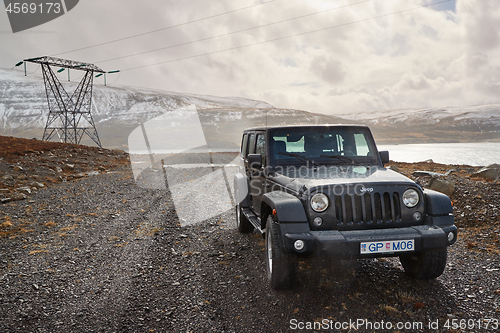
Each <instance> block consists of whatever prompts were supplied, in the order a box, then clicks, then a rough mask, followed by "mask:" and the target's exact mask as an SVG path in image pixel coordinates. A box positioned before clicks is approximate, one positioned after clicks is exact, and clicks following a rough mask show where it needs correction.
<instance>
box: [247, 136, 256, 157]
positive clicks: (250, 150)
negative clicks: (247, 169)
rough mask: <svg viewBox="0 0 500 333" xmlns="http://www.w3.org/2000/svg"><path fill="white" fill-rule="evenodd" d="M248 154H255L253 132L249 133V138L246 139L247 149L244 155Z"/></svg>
mask: <svg viewBox="0 0 500 333" xmlns="http://www.w3.org/2000/svg"><path fill="white" fill-rule="evenodd" d="M248 154H255V134H253V133H252V134H250V138H249V140H248V149H247V153H246V154H245V157H247V156H248Z"/></svg>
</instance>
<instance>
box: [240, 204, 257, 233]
mask: <svg viewBox="0 0 500 333" xmlns="http://www.w3.org/2000/svg"><path fill="white" fill-rule="evenodd" d="M236 227H237V228H238V231H239V232H241V233H244V234H246V233H249V232H252V231H253V229H254V227H253V225H252V223H250V221H248V219H247V218H246V216H245V215H243V213H242V212H241V206H240V204H237V205H236Z"/></svg>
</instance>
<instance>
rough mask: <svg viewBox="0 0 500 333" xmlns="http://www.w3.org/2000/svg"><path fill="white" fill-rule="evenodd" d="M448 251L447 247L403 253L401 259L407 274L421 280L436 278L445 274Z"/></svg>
mask: <svg viewBox="0 0 500 333" xmlns="http://www.w3.org/2000/svg"><path fill="white" fill-rule="evenodd" d="M447 257H448V251H447V249H446V248H444V249H438V250H431V251H426V252H422V253H418V254H415V255H407V254H405V255H401V256H400V257H399V260H400V261H401V265H403V268H404V269H405V272H406V274H408V275H409V276H411V277H413V278H415V279H419V280H430V279H435V278H437V277H438V276H440V275H441V274H443V272H444V269H445V267H446V259H447Z"/></svg>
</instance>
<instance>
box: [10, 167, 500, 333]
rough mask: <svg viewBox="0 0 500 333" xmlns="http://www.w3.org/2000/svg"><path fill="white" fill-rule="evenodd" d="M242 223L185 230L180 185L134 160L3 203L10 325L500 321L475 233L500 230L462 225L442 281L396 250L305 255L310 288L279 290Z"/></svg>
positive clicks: (494, 271) (288, 328)
mask: <svg viewBox="0 0 500 333" xmlns="http://www.w3.org/2000/svg"><path fill="white" fill-rule="evenodd" d="M498 189H499V187H498V186H493V185H492V190H493V191H496V194H497V195H498V192H499V190H498ZM479 191H480V189H479ZM497 204H498V203H497ZM234 220H235V216H234V212H232V211H228V212H225V213H222V214H219V215H217V216H215V217H213V218H210V219H209V220H206V221H204V222H201V223H197V224H193V225H188V226H182V227H181V223H180V222H179V220H178V217H177V215H176V211H175V207H174V204H173V201H172V197H171V195H170V193H169V191H168V190H165V189H147V188H141V187H139V186H137V185H136V184H135V181H134V179H133V175H132V171H131V169H130V167H129V166H121V167H117V168H116V169H114V170H113V171H110V172H107V173H102V174H96V175H94V176H87V177H84V178H78V179H74V180H71V181H67V182H61V183H58V184H55V185H53V186H50V187H48V188H44V189H41V190H39V191H36V192H35V193H33V194H32V195H31V196H30V197H29V198H28V199H26V200H23V201H16V202H10V203H6V204H3V205H1V206H0V224H2V228H3V229H4V230H12V232H11V233H8V234H6V235H5V236H4V237H3V238H0V300H1V304H2V305H1V310H0V331H1V332H293V331H301V332H312V331H313V330H312V329H304V330H301V329H299V328H302V327H304V328H313V326H308V325H313V324H314V323H313V322H315V321H316V322H321V323H323V326H321V327H319V326H316V331H344V332H349V331H355V329H354V328H355V327H354V326H352V322H356V321H357V320H361V319H366V321H367V322H365V324H366V325H368V324H369V323H371V324H372V328H371V329H370V327H367V326H358V327H357V328H358V331H361V332H372V331H374V332H385V331H387V332H396V331H400V332H413V331H415V332H417V331H419V332H483V331H484V332H495V331H497V330H495V329H493V328H494V322H490V326H489V327H488V329H485V328H484V326H485V325H486V323H487V321H488V320H490V319H495V320H500V278H499V272H500V271H499V269H500V258H499V255H498V251H497V252H495V251H491V250H487V249H485V248H484V249H483V248H482V247H480V246H474V245H471V239H475V240H476V242H481V239H483V238H486V237H489V239H490V240H491V238H492V237H493V238H494V240H496V243H493V244H496V249H498V230H497V231H496V232H497V234H496V235H495V234H488V235H480V234H478V233H477V230H475V229H474V230H472V229H471V230H469V229H467V228H465V225H464V227H461V229H460V238H459V240H458V242H457V243H456V245H454V246H453V247H452V248H450V251H449V260H448V262H449V264H448V267H447V268H446V271H445V273H444V274H443V275H442V276H441V277H439V278H438V279H437V280H434V281H429V282H424V281H415V280H412V279H410V278H408V277H406V275H405V274H404V273H403V271H402V268H401V266H400V264H399V261H398V260H397V259H378V260H375V259H374V260H360V261H358V262H356V263H350V262H336V263H326V264H325V263H321V262H313V263H311V262H310V261H302V262H301V263H300V273H299V280H300V281H299V284H298V286H297V287H295V288H294V289H292V290H288V291H279V292H278V291H274V290H272V289H270V287H269V286H268V284H267V282H266V279H265V267H264V242H263V239H262V237H261V236H260V235H258V234H257V233H254V234H245V235H243V234H239V233H237V231H236V230H235V227H234ZM495 223H497V222H495ZM496 228H499V227H498V224H497V225H496ZM492 232H493V231H492ZM482 237H483V238H482ZM495 237H496V238H495ZM313 266H314V268H313ZM469 319H471V320H474V321H473V322H472V321H468V322H467V323H468V325H469V326H468V327H465V329H464V328H463V327H462V329H461V330H460V329H452V328H451V327H445V324H446V323H447V322H448V323H449V324H450V325H451V324H452V322H455V323H460V321H461V320H462V323H463V322H464V321H463V320H469ZM350 321H351V326H347V329H345V330H335V329H333V330H329V329H328V330H327V329H325V328H327V326H326V323H328V325H333V326H328V328H332V327H333V328H335V323H340V324H342V323H344V322H346V323H349V322H350ZM436 321H437V322H436ZM381 322H384V323H385V325H388V323H390V324H392V325H394V327H393V329H379V330H377V329H376V328H377V323H378V324H380V323H381ZM397 323H402V324H403V325H404V324H406V325H407V326H406V328H405V327H403V329H399V330H398V329H396V327H395V326H396V324H397ZM419 323H422V325H423V326H422V328H419V327H418V326H413V327H414V328H415V327H416V328H415V329H413V328H410V326H408V325H419ZM436 324H438V327H437V329H436V326H435V325H436ZM373 325H375V326H373ZM479 325H482V326H481V328H479ZM345 327H346V326H345ZM378 327H380V326H378ZM384 327H385V328H387V326H384Z"/></svg>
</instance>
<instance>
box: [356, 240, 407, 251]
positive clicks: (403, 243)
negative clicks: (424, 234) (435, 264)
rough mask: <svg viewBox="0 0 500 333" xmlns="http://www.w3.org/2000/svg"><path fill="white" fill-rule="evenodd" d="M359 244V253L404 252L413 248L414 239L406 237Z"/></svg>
mask: <svg viewBox="0 0 500 333" xmlns="http://www.w3.org/2000/svg"><path fill="white" fill-rule="evenodd" d="M360 246H361V248H360V252H361V254H377V253H393V252H406V251H413V250H414V249H415V241H414V240H413V239H407V240H398V241H380V242H365V243H361V244H360Z"/></svg>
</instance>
